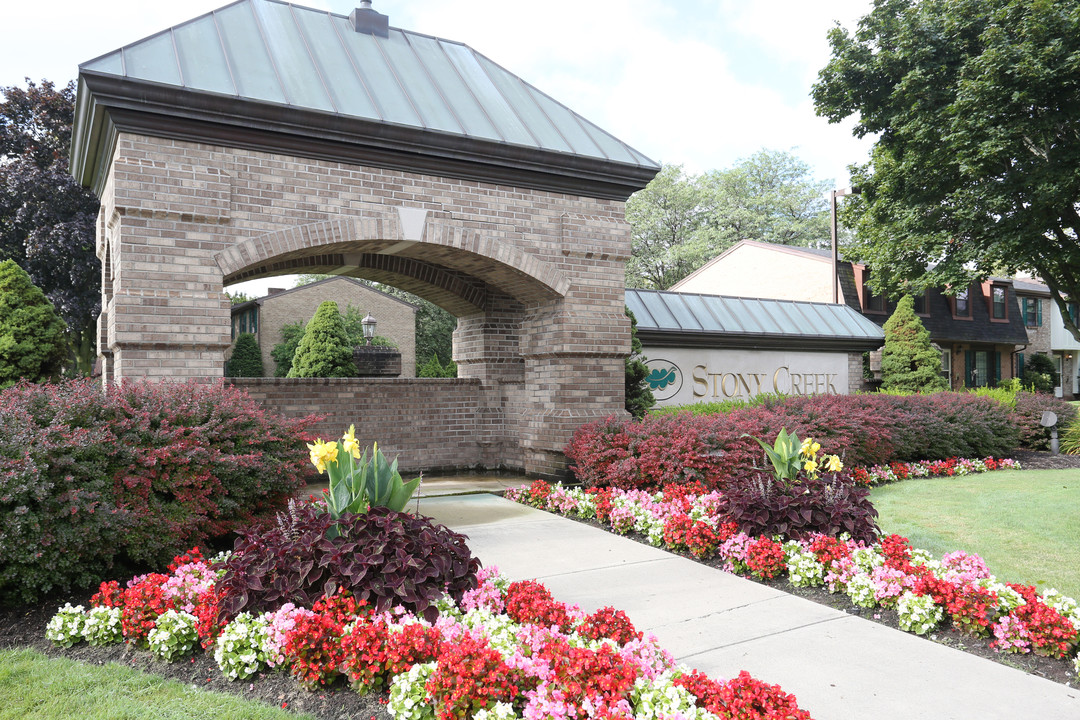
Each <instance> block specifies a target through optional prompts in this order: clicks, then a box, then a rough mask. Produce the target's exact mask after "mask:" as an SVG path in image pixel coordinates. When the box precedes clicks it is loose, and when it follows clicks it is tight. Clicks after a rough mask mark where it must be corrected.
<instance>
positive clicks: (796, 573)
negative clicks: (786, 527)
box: [784, 543, 825, 587]
mask: <svg viewBox="0 0 1080 720" xmlns="http://www.w3.org/2000/svg"><path fill="white" fill-rule="evenodd" d="M788 544H789V543H784V545H785V549H786V547H787V545H788ZM795 545H796V547H800V550H799V551H796V552H791V553H785V554H786V555H787V571H788V581H789V582H790V583H791V584H792V585H794V586H795V587H819V586H821V585H824V584H825V566H824V565H822V564H821V563H820V562H818V559H817V556H816V555H814V553H812V552H806V551H802V550H801V546H799V545H798V543H796V544H795Z"/></svg>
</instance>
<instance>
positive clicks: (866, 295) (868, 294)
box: [862, 272, 885, 313]
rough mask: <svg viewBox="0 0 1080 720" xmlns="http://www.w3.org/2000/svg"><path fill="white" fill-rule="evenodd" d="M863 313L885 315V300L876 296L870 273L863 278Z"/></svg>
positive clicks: (866, 273) (864, 274)
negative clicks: (871, 284) (872, 287)
mask: <svg viewBox="0 0 1080 720" xmlns="http://www.w3.org/2000/svg"><path fill="white" fill-rule="evenodd" d="M862 291H863V292H862V297H863V312H870V313H884V312H885V298H884V297H883V296H881V295H875V294H874V291H873V289H871V287H870V273H869V272H864V273H863V277H862Z"/></svg>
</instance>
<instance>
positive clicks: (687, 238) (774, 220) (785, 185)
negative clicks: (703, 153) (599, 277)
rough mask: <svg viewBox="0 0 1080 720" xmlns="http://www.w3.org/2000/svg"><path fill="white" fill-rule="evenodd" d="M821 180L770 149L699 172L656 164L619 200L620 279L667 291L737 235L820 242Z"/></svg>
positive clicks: (825, 225) (824, 232)
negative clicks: (626, 248) (622, 224)
mask: <svg viewBox="0 0 1080 720" xmlns="http://www.w3.org/2000/svg"><path fill="white" fill-rule="evenodd" d="M829 185H830V184H829V183H828V182H822V181H817V180H815V179H813V178H812V177H811V174H810V166H809V165H807V164H806V163H805V162H803V161H802V160H800V159H799V158H798V157H796V156H795V155H793V154H791V153H788V152H779V151H772V150H761V151H759V152H757V153H755V154H754V155H752V156H750V157H748V158H745V159H743V160H740V161H739V162H738V163H736V164H735V165H734V166H732V167H731V168H728V169H726V170H713V171H711V172H708V173H705V174H703V175H690V174H687V173H686V172H685V171H684V170H683V169H682V167H681V166H677V165H664V167H663V168H662V169H661V170H660V172H659V173H658V174H657V176H656V177H655V178H653V180H652V181H651V182H650V183H649V184H648V186H646V187H645V188H644V189H643V190H640V191H638V192H636V193H634V194H633V195H632V196H631V197H630V199H629V200H628V201H627V203H626V220H627V222H629V223H630V228H631V233H632V237H633V252H632V255H631V257H630V259H629V260H628V261H627V264H626V282H627V285H628V286H629V287H643V288H651V289H654V290H664V289H667V288H669V287H671V286H672V285H674V284H675V283H676V282H678V281H679V280H681V279H682V278H684V277H686V276H687V275H689V274H690V273H691V272H693V271H694V270H696V269H697V268H699V267H701V265H703V264H704V263H705V262H706V261H708V260H709V259H711V258H713V257H715V256H716V255H718V254H720V253H721V252H723V251H724V250H725V249H727V248H729V247H731V246H732V245H734V244H735V243H736V242H738V241H739V240H760V241H762V242H772V243H781V244H785V245H802V246H818V245H822V244H827V243H828V242H829V207H828V204H827V202H826V201H825V199H824V195H825V192H826V191H827V190H828V189H829Z"/></svg>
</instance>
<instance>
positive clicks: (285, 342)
mask: <svg viewBox="0 0 1080 720" xmlns="http://www.w3.org/2000/svg"><path fill="white" fill-rule="evenodd" d="M303 337H304V325H303V324H302V323H289V324H287V325H282V326H281V342H279V343H278V344H277V345H275V346H274V347H273V348H272V349H271V350H270V357H272V358H273V359H274V377H289V371H290V370H291V369H292V361H293V356H294V355H296V348H297V347H299V345H300V339H301V338H303Z"/></svg>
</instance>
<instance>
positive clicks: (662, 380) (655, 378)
mask: <svg viewBox="0 0 1080 720" xmlns="http://www.w3.org/2000/svg"><path fill="white" fill-rule="evenodd" d="M646 379H647V381H648V383H649V387H650V388H651V389H653V390H663V389H664V388H666V387H667V386H668V385H670V384H672V383H673V382H675V379H676V378H675V368H673V367H669V368H666V369H664V368H656V369H655V370H653V371H652V372H651V373H649V377H648V378H646Z"/></svg>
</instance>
